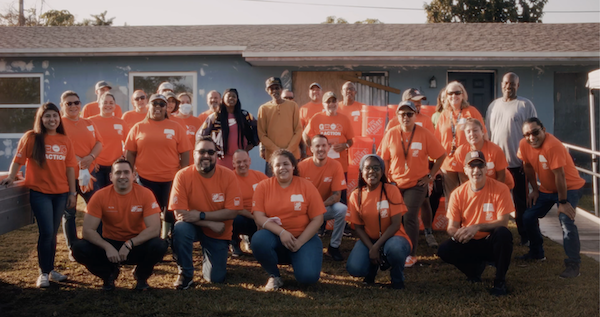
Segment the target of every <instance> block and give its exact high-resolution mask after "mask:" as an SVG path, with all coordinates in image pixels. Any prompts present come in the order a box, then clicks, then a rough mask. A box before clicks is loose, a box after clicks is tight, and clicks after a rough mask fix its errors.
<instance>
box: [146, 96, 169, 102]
mask: <svg viewBox="0 0 600 317" xmlns="http://www.w3.org/2000/svg"><path fill="white" fill-rule="evenodd" d="M154 100H162V101H164V102H167V97H165V96H163V95H161V94H153V95H152V96H150V102H152V101H154Z"/></svg>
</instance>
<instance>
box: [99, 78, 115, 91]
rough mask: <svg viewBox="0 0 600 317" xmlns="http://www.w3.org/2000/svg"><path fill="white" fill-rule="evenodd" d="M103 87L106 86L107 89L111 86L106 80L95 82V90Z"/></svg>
mask: <svg viewBox="0 0 600 317" xmlns="http://www.w3.org/2000/svg"><path fill="white" fill-rule="evenodd" d="M104 87H108V89H112V87H111V86H110V85H109V84H108V83H107V82H105V81H104V80H103V81H99V82H97V83H96V90H98V89H102V88H104Z"/></svg>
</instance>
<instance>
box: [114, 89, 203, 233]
mask: <svg viewBox="0 0 600 317" xmlns="http://www.w3.org/2000/svg"><path fill="white" fill-rule="evenodd" d="M191 148H192V145H191V144H190V141H189V140H188V138H187V136H186V131H185V130H184V128H183V127H181V125H180V124H179V123H176V122H174V121H173V120H170V119H169V117H168V115H167V98H166V97H165V96H163V95H158V94H154V95H152V96H150V108H149V109H148V117H147V118H146V119H144V120H143V121H142V122H139V123H137V124H136V125H134V126H133V127H132V128H131V130H130V131H129V134H128V135H127V140H126V141H125V150H126V151H125V156H126V157H127V160H128V161H129V162H131V165H133V166H134V168H135V169H136V171H137V173H138V176H139V177H138V183H139V184H140V185H142V186H144V187H146V188H148V189H150V190H151V191H152V193H154V196H155V197H156V201H157V202H158V205H159V206H160V208H161V209H162V210H163V212H164V217H163V226H162V233H161V237H162V238H163V239H165V238H166V237H167V236H168V233H169V232H170V231H171V230H170V229H171V226H172V224H173V223H174V222H175V218H174V216H173V212H172V211H169V210H167V205H168V202H169V193H170V191H171V185H172V184H173V178H175V174H176V173H177V171H179V169H180V168H184V167H186V166H188V165H189V158H190V157H189V155H190V149H191Z"/></svg>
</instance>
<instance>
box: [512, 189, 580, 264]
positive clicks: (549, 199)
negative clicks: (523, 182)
mask: <svg viewBox="0 0 600 317" xmlns="http://www.w3.org/2000/svg"><path fill="white" fill-rule="evenodd" d="M579 198H581V190H580V189H576V190H568V191H567V201H568V202H569V203H570V204H571V206H573V208H577V203H578V202H579ZM557 202H558V194H557V193H552V194H547V193H542V192H540V197H539V198H538V199H537V201H536V203H535V205H533V206H532V207H530V208H528V209H527V210H525V214H524V215H523V225H524V227H525V230H526V232H527V236H528V237H529V243H530V244H529V253H530V254H531V255H533V256H534V257H536V258H542V257H544V247H543V242H544V240H543V238H542V233H541V232H540V224H539V221H538V219H539V218H543V217H545V216H546V214H547V213H548V211H550V209H551V208H552V206H554V205H555V204H557ZM558 219H559V221H560V225H561V227H562V231H563V247H564V249H565V254H566V255H567V259H566V260H565V263H568V262H573V263H581V256H580V255H579V250H580V244H579V232H578V231H577V226H576V225H575V221H574V220H571V218H569V217H568V216H567V215H565V214H563V213H560V214H559V215H558Z"/></svg>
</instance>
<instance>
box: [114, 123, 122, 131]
mask: <svg viewBox="0 0 600 317" xmlns="http://www.w3.org/2000/svg"><path fill="white" fill-rule="evenodd" d="M113 127H114V128H115V130H123V125H121V124H115V125H113Z"/></svg>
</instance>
